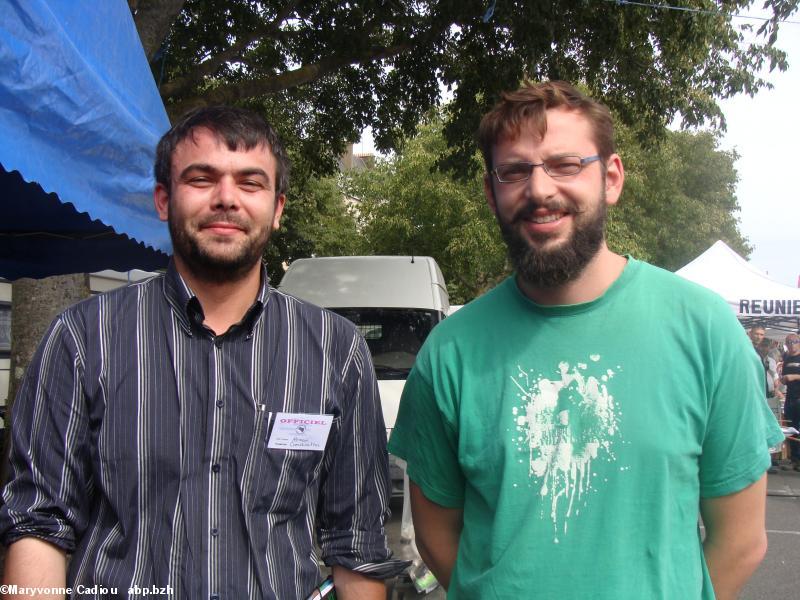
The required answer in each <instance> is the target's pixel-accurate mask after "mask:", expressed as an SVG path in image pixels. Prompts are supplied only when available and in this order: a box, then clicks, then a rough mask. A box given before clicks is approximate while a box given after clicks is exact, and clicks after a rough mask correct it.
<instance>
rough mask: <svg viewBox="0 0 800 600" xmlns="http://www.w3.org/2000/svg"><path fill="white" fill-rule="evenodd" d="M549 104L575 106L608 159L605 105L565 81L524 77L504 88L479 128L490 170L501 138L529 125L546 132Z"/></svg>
mask: <svg viewBox="0 0 800 600" xmlns="http://www.w3.org/2000/svg"><path fill="white" fill-rule="evenodd" d="M552 108H566V109H568V110H574V111H576V112H578V113H580V114H582V115H583V116H584V117H586V118H587V119H588V120H589V122H590V123H591V125H592V130H593V132H594V143H595V145H596V146H597V153H598V154H599V155H600V157H601V158H602V159H603V160H607V159H608V157H610V156H611V155H612V154H613V153H614V122H613V120H612V119H611V112H610V111H609V110H608V108H607V107H606V106H604V105H603V104H600V103H599V102H597V101H595V100H592V99H591V98H589V97H588V96H585V95H584V94H582V93H581V92H580V91H579V90H578V89H576V88H575V87H574V86H572V85H570V84H569V83H567V82H565V81H545V82H542V83H531V82H529V81H526V82H525V83H524V84H523V85H522V87H521V88H519V89H518V90H516V91H513V92H505V93H503V95H502V96H501V99H500V102H498V103H497V104H496V105H495V106H494V108H492V110H490V111H489V112H488V113H486V115H484V117H483V119H482V120H481V124H480V127H479V128H478V147H479V148H480V151H481V154H482V155H483V161H484V163H485V164H486V172H487V173H488V172H489V171H491V170H492V169H493V168H494V166H493V165H492V149H493V148H494V146H495V145H496V144H497V142H499V141H500V140H502V139H510V140H514V139H516V138H517V137H518V136H519V135H520V134H521V133H522V130H523V129H524V128H527V127H532V128H533V130H534V131H536V133H538V134H539V136H540V137H544V134H545V133H546V132H547V117H546V114H545V111H547V110H549V109H552Z"/></svg>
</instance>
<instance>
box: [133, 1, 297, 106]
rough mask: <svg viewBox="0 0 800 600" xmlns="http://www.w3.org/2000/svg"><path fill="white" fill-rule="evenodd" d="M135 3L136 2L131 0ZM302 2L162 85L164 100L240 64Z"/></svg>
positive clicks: (294, 4) (295, 2)
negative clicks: (225, 68)
mask: <svg viewBox="0 0 800 600" xmlns="http://www.w3.org/2000/svg"><path fill="white" fill-rule="evenodd" d="M130 1H134V0H130ZM300 2H301V0H291V2H288V3H287V4H286V5H285V6H284V7H283V8H282V9H281V10H280V11H279V12H278V14H277V15H275V18H274V19H273V20H272V21H271V22H270V23H262V24H261V26H260V27H256V28H255V29H254V30H253V31H252V32H251V34H250V35H249V36H244V37H241V38H239V39H238V40H237V41H236V42H235V43H234V44H233V45H232V46H231V47H230V48H228V49H227V50H223V51H222V52H220V53H219V54H217V55H216V56H213V57H211V58H209V59H208V60H206V61H204V62H202V63H200V64H199V65H197V67H196V68H194V69H193V70H192V72H191V74H189V75H186V76H185V77H179V78H177V79H173V80H172V81H168V82H167V83H164V84H162V85H161V88H160V90H159V91H160V93H161V96H162V97H163V98H174V97H176V96H181V95H183V94H184V93H186V92H188V91H189V90H191V89H192V88H193V87H194V86H196V85H197V84H199V83H200V82H202V81H203V79H205V78H206V77H208V76H210V75H213V74H214V73H215V72H216V71H217V70H218V69H219V68H220V67H221V66H222V65H224V64H225V63H228V62H240V61H243V60H244V53H245V52H246V51H247V49H248V48H249V47H250V45H251V44H253V43H254V42H256V41H258V40H259V39H261V38H263V37H267V36H270V35H275V34H276V33H278V32H279V31H280V26H281V23H283V22H284V21H285V20H286V19H287V18H288V17H289V15H291V14H292V13H293V12H294V11H295V9H296V8H297V5H298V4H300Z"/></svg>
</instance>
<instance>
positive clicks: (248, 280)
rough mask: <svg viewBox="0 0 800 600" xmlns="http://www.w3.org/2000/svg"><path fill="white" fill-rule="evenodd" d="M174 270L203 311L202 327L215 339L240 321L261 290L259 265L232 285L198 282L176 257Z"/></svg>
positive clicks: (219, 282) (222, 282)
mask: <svg viewBox="0 0 800 600" xmlns="http://www.w3.org/2000/svg"><path fill="white" fill-rule="evenodd" d="M175 267H176V268H177V270H178V273H180V275H181V277H183V279H184V281H186V283H187V285H188V286H189V287H190V288H191V289H192V291H193V292H194V294H195V296H197V299H198V300H199V302H200V306H201V307H202V308H203V315H204V317H205V320H204V321H203V324H204V325H205V326H206V327H208V328H209V329H210V330H211V331H213V332H214V334H215V335H221V334H223V333H225V332H226V331H228V329H230V328H231V326H232V325H235V324H236V323H238V322H239V321H241V320H242V318H244V316H245V314H247V311H248V310H249V309H250V307H251V306H252V305H253V302H255V300H256V297H257V296H258V290H259V289H260V287H261V263H256V264H255V265H254V266H253V268H252V269H250V270H249V271H247V273H245V275H244V276H243V277H241V278H239V279H236V280H234V281H208V280H206V279H202V278H198V277H197V276H196V275H195V274H194V273H192V271H191V270H190V269H188V268H187V266H186V264H185V263H184V262H183V261H182V260H181V259H180V258H179V257H177V256H176V257H175Z"/></svg>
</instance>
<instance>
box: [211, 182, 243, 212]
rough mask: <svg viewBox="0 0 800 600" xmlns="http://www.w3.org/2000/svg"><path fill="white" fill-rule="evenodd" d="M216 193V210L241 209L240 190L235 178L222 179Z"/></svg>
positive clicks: (218, 183) (214, 199)
mask: <svg viewBox="0 0 800 600" xmlns="http://www.w3.org/2000/svg"><path fill="white" fill-rule="evenodd" d="M214 192H215V193H214V198H213V202H214V208H217V209H219V210H230V209H232V208H238V207H239V188H238V186H237V185H236V181H234V179H233V177H220V179H219V181H217V185H216V189H215V190H214Z"/></svg>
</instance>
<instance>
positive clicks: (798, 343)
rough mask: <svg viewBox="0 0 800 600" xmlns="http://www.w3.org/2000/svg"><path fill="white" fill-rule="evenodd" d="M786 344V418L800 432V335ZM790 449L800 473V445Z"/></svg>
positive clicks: (783, 377) (792, 335)
mask: <svg viewBox="0 0 800 600" xmlns="http://www.w3.org/2000/svg"><path fill="white" fill-rule="evenodd" d="M784 344H785V345H786V352H785V353H784V355H783V361H782V363H781V381H782V382H783V383H784V384H785V385H786V399H785V401H784V404H783V407H784V416H785V417H786V420H787V421H789V422H790V424H791V426H792V427H794V428H795V429H797V430H800V335H798V334H796V333H790V334H789V335H787V336H786V340H785V341H784ZM796 437H798V436H796ZM789 448H790V449H791V458H792V466H793V468H794V470H795V471H800V443H799V442H796V441H790V442H789Z"/></svg>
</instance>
